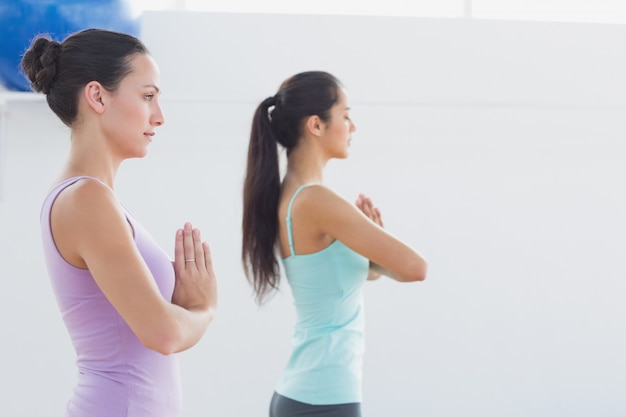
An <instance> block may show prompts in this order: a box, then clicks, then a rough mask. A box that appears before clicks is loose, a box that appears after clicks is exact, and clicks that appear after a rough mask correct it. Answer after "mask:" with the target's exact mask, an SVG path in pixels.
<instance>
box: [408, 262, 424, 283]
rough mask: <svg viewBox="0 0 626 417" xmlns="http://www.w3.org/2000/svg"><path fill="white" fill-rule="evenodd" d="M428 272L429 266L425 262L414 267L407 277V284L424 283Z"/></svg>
mask: <svg viewBox="0 0 626 417" xmlns="http://www.w3.org/2000/svg"><path fill="white" fill-rule="evenodd" d="M427 270H428V266H427V264H426V262H425V261H421V262H419V263H417V264H416V265H413V267H412V268H411V270H410V272H409V273H408V274H407V275H406V278H407V279H406V282H417V281H424V280H425V279H426V272H427Z"/></svg>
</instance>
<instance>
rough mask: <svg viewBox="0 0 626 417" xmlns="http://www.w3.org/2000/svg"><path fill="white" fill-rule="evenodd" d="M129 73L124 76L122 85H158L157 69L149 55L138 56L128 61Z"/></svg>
mask: <svg viewBox="0 0 626 417" xmlns="http://www.w3.org/2000/svg"><path fill="white" fill-rule="evenodd" d="M130 66H131V68H132V70H131V72H130V73H129V74H128V75H126V77H125V78H124V80H123V81H122V82H123V83H126V84H136V83H139V84H142V85H155V86H156V85H158V84H159V68H158V66H157V64H156V62H155V61H154V59H152V57H151V56H150V55H147V54H138V55H135V56H133V57H132V58H131V59H130Z"/></svg>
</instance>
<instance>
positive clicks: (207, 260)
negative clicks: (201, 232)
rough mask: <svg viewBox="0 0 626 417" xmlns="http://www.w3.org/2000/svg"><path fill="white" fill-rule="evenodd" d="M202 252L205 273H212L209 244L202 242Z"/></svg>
mask: <svg viewBox="0 0 626 417" xmlns="http://www.w3.org/2000/svg"><path fill="white" fill-rule="evenodd" d="M202 250H203V252H204V266H205V267H206V270H207V271H209V272H211V271H213V259H212V258H211V248H210V247H209V244H208V243H206V242H202Z"/></svg>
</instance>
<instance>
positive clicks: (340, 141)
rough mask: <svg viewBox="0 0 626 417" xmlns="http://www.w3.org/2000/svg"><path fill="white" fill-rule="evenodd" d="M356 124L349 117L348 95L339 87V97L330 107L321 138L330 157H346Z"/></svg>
mask: <svg viewBox="0 0 626 417" xmlns="http://www.w3.org/2000/svg"><path fill="white" fill-rule="evenodd" d="M355 130H356V126H355V125H354V123H353V122H352V120H351V119H350V104H349V103H348V95H347V93H346V92H345V91H344V90H343V89H339V99H338V100H337V103H335V104H334V105H333V107H331V109H330V119H329V120H328V121H327V122H326V123H324V130H323V135H322V140H323V141H324V144H325V146H326V148H327V150H328V152H329V156H330V157H331V158H346V157H347V156H348V147H349V146H350V142H351V140H352V132H354V131H355Z"/></svg>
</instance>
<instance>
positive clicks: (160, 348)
mask: <svg viewBox="0 0 626 417" xmlns="http://www.w3.org/2000/svg"><path fill="white" fill-rule="evenodd" d="M177 333H178V332H177V331H176V330H175V329H170V330H169V331H167V330H165V329H160V330H159V331H156V332H154V333H153V334H151V335H144V337H143V338H140V341H141V343H142V344H143V345H144V346H145V347H146V348H148V349H150V350H154V351H155V352H158V353H160V354H161V355H165V356H167V355H171V354H172V353H176V352H178V351H179V350H180V349H179V345H180V337H179V335H178V334H177Z"/></svg>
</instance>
